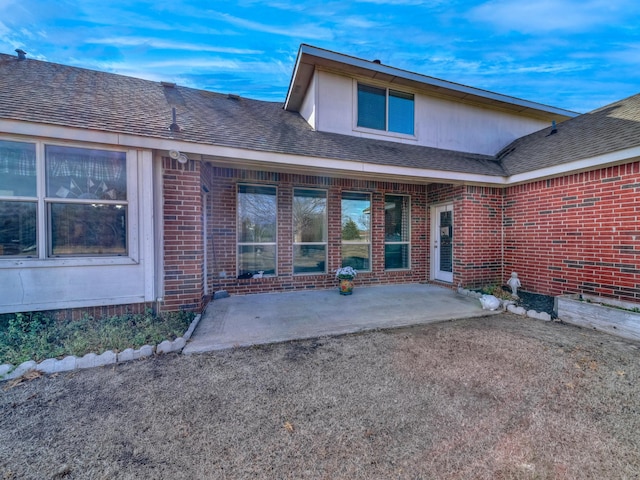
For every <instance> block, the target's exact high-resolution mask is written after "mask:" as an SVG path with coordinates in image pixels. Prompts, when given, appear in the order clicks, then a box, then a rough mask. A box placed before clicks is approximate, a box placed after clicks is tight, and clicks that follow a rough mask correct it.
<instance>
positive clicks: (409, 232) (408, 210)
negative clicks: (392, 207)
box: [384, 193, 411, 271]
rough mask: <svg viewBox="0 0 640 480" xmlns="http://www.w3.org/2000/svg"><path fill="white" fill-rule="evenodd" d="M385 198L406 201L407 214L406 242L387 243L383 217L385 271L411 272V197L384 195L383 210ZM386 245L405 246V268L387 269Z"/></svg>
mask: <svg viewBox="0 0 640 480" xmlns="http://www.w3.org/2000/svg"><path fill="white" fill-rule="evenodd" d="M387 197H403V198H406V199H407V212H406V220H407V226H406V228H407V240H406V241H398V242H389V241H387V239H386V227H387V225H386V216H385V239H384V246H385V267H384V268H385V270H386V271H396V270H411V195H406V194H402V193H385V194H384V202H385V208H386V204H387ZM387 245H406V247H407V266H406V267H399V268H387V265H386V262H387V252H386V247H387Z"/></svg>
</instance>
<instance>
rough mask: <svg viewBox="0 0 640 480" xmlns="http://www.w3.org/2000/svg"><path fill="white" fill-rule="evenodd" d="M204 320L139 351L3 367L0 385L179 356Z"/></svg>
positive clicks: (1, 368)
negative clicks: (38, 375)
mask: <svg viewBox="0 0 640 480" xmlns="http://www.w3.org/2000/svg"><path fill="white" fill-rule="evenodd" d="M201 317H202V314H198V315H196V316H195V318H194V319H193V321H192V322H191V324H190V325H189V328H188V329H187V331H186V332H185V334H184V335H183V336H181V337H178V338H176V339H175V340H173V341H171V342H170V341H169V340H165V341H163V342H161V343H159V344H158V345H156V346H153V345H144V346H142V347H140V348H139V349H137V350H134V349H132V348H127V349H126V350H123V351H122V352H118V353H115V352H113V351H112V350H107V351H106V352H103V353H101V354H100V355H98V354H96V353H87V354H86V355H85V356H83V357H76V356H75V355H69V356H67V357H64V358H62V359H60V360H57V359H55V358H47V359H46V360H43V361H41V362H40V363H37V362H35V361H34V360H29V361H27V362H24V363H21V364H20V365H18V366H17V367H14V366H13V365H11V364H10V363H5V364H2V365H0V381H4V380H13V379H14V378H19V377H21V376H22V375H24V374H25V373H27V372H30V371H33V370H35V371H38V372H42V373H59V372H68V371H70V370H76V369H80V368H93V367H103V366H105V365H112V364H114V363H122V362H130V361H132V360H138V359H140V358H146V357H150V356H152V355H153V354H154V353H155V354H156V355H160V354H164V353H171V352H177V353H180V352H182V349H183V348H184V346H185V345H186V344H187V341H188V340H189V339H190V338H191V335H192V334H193V331H194V330H195V329H196V327H197V326H198V323H199V322H200V318H201Z"/></svg>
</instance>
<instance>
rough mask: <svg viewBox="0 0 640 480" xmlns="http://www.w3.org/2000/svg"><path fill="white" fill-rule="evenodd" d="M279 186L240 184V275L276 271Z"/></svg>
mask: <svg viewBox="0 0 640 480" xmlns="http://www.w3.org/2000/svg"><path fill="white" fill-rule="evenodd" d="M277 206H278V202H277V189H276V187H273V186H268V185H238V276H240V277H245V276H251V275H254V274H256V273H260V272H262V274H263V275H275V274H276V251H277V249H276V247H277V240H276V238H277V235H276V234H277V226H278V211H277V210H278V208H277Z"/></svg>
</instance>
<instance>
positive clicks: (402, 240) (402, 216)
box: [384, 195, 411, 270]
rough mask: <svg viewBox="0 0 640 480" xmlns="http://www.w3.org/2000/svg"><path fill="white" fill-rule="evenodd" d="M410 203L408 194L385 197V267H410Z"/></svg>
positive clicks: (390, 268)
mask: <svg viewBox="0 0 640 480" xmlns="http://www.w3.org/2000/svg"><path fill="white" fill-rule="evenodd" d="M409 205H410V197H409V196H407V195H385V197H384V242H385V243H384V268H385V269H387V270H393V269H407V268H409V251H410V246H411V245H410V238H411V232H410V231H409V225H410V222H409V219H410V218H411V216H410V211H409Z"/></svg>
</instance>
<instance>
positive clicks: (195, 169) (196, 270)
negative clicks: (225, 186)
mask: <svg viewBox="0 0 640 480" xmlns="http://www.w3.org/2000/svg"><path fill="white" fill-rule="evenodd" d="M201 166H202V164H201V162H197V161H193V160H189V161H188V162H187V163H186V164H184V165H182V164H180V163H179V162H177V161H176V160H172V159H170V158H164V159H163V174H162V181H163V184H162V189H163V222H164V239H163V243H164V295H163V297H164V298H163V302H162V305H161V309H162V310H167V311H171V310H201V309H202V308H203V306H204V302H205V299H204V263H203V262H204V249H203V245H204V243H203V242H204V240H203V231H202V225H203V218H202V200H201V192H202V185H203V179H202V178H201Z"/></svg>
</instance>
